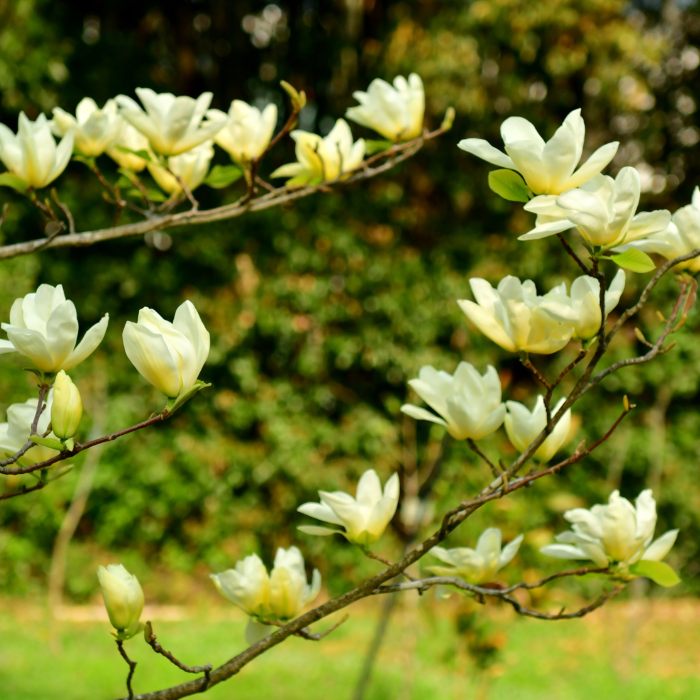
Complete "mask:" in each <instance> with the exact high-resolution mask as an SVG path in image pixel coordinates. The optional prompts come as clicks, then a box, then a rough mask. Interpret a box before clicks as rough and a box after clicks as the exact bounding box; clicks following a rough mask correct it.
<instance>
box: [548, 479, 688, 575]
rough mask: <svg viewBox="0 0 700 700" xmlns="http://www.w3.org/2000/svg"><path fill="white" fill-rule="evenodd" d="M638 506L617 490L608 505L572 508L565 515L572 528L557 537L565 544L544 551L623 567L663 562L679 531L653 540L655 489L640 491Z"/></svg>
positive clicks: (569, 557) (559, 556) (670, 532)
mask: <svg viewBox="0 0 700 700" xmlns="http://www.w3.org/2000/svg"><path fill="white" fill-rule="evenodd" d="M636 505H637V507H636V508H635V507H634V506H632V504H631V503H630V502H629V501H628V500H627V499H626V498H621V497H620V492H619V491H613V492H612V494H611V495H610V500H609V501H608V505H600V504H599V505H595V506H593V507H592V508H591V509H590V510H586V509H585V508H574V509H573V510H568V511H566V513H564V517H565V518H566V519H567V520H568V521H569V522H570V523H572V528H571V530H567V531H566V532H562V533H561V534H560V535H557V536H556V540H557V542H560V543H561V544H550V545H547V546H546V547H543V548H542V550H541V552H542V553H543V554H548V555H549V556H551V557H557V558H559V559H590V560H591V561H594V562H595V563H596V565H597V566H608V565H609V564H618V568H619V569H627V568H628V567H630V566H632V564H635V563H636V562H638V561H640V560H644V561H661V560H662V559H663V558H664V557H665V556H666V555H667V554H668V553H669V551H670V550H671V547H673V544H674V542H675V541H676V536H677V535H678V530H669V531H668V532H666V533H665V534H663V535H661V537H659V538H658V539H657V540H655V541H654V542H652V539H653V537H654V529H655V528H656V501H655V500H654V497H653V496H652V494H651V489H647V490H645V491H642V492H641V493H640V494H639V496H638V497H637V500H636Z"/></svg>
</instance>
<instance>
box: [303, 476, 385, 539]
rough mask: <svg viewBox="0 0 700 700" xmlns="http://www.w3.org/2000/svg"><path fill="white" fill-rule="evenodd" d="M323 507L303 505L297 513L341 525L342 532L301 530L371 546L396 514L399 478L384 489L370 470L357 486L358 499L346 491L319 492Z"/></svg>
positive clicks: (323, 529)
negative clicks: (335, 536) (339, 537)
mask: <svg viewBox="0 0 700 700" xmlns="http://www.w3.org/2000/svg"><path fill="white" fill-rule="evenodd" d="M318 495H319V496H320V497H321V502H320V503H304V505H302V506H299V508H297V510H298V511H299V512H300V513H303V514H304V515H310V516H311V517H312V518H316V519H317V520H323V521H324V522H326V523H332V524H333V525H341V526H342V527H344V528H345V532H343V531H342V530H333V529H331V528H329V527H318V526H316V525H301V526H300V527H299V529H300V530H301V531H302V532H306V533H307V534H309V535H334V534H336V533H340V534H342V535H344V536H345V537H347V539H348V540H350V542H355V543H356V544H359V545H361V546H364V547H366V546H368V545H370V544H373V543H374V542H376V541H377V540H378V539H379V538H380V537H381V536H382V534H383V532H384V530H385V529H386V526H387V525H388V524H389V523H390V522H391V519H392V518H393V517H394V513H396V507H397V506H398V504H399V476H398V474H392V476H391V477H390V478H389V480H388V481H387V482H386V485H385V486H384V493H382V484H381V482H380V481H379V477H378V476H377V472H375V471H374V469H369V470H368V471H366V472H365V473H364V474H363V475H362V476H361V477H360V481H359V482H358V484H357V498H353V497H352V496H351V495H350V494H348V493H345V492H343V491H334V492H333V493H329V492H327V491H319V492H318Z"/></svg>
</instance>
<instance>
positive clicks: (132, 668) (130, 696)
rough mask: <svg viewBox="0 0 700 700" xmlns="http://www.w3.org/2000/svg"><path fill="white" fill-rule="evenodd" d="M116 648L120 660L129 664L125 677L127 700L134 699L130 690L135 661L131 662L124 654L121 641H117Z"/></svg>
mask: <svg viewBox="0 0 700 700" xmlns="http://www.w3.org/2000/svg"><path fill="white" fill-rule="evenodd" d="M116 641H117V648H118V649H119V653H120V654H121V655H122V658H123V659H124V661H126V663H127V664H129V675H128V676H127V677H126V689H127V691H128V693H129V700H131V698H133V697H134V691H133V690H132V689H131V679H132V678H133V677H134V671H135V670H136V661H132V660H131V659H130V658H129V657H128V656H127V654H126V650H125V649H124V642H122V641H121V640H119V639H117V640H116Z"/></svg>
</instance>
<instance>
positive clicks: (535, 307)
mask: <svg viewBox="0 0 700 700" xmlns="http://www.w3.org/2000/svg"><path fill="white" fill-rule="evenodd" d="M469 284H470V286H471V288H472V293H473V294H474V298H475V299H476V301H477V303H476V304H475V303H474V302H473V301H467V300H466V299H460V300H459V301H458V302H457V303H458V304H459V306H460V308H461V309H462V311H464V313H465V314H466V316H467V318H468V319H469V320H470V321H471V322H472V323H473V324H474V325H475V326H476V327H477V328H478V329H479V330H480V331H481V332H482V333H483V334H484V335H485V336H486V337H487V338H490V339H491V340H493V342H494V343H496V344H497V345H500V346H501V347H502V348H503V349H504V350H508V351H509V352H518V351H519V350H522V351H525V352H534V353H539V354H542V355H549V354H551V353H553V352H557V351H558V350H561V349H562V348H563V347H564V346H565V345H566V344H567V343H568V342H569V340H571V336H572V335H573V333H574V326H573V325H572V324H571V323H561V322H559V321H555V320H554V319H553V318H552V317H551V316H550V315H549V314H548V313H546V312H545V310H544V309H543V308H542V305H543V303H544V302H545V300H546V299H547V298H548V296H549V295H545V296H544V297H539V296H537V289H536V288H535V283H534V282H532V281H531V280H525V282H522V283H521V282H520V280H519V279H518V278H517V277H512V276H510V275H509V276H508V277H504V278H503V279H502V280H501V281H500V282H499V284H498V288H497V289H494V288H493V287H492V286H491V285H490V284H489V283H488V282H487V281H486V280H483V279H479V278H474V279H471V280H469Z"/></svg>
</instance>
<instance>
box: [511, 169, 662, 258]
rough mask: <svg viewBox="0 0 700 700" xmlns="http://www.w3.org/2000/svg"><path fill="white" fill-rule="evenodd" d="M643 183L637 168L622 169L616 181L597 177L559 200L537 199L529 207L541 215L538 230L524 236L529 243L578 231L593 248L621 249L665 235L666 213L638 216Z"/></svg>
mask: <svg viewBox="0 0 700 700" xmlns="http://www.w3.org/2000/svg"><path fill="white" fill-rule="evenodd" d="M640 192H641V181H640V178H639V173H638V172H637V170H636V169H635V168H630V167H626V168H622V169H621V170H620V172H619V173H618V174H617V176H616V177H615V179H614V180H613V178H611V177H610V176H609V175H597V176H596V177H594V178H593V179H592V180H591V181H590V182H587V183H586V184H584V185H581V187H579V188H578V189H573V190H569V191H568V192H564V194H561V195H559V196H558V197H554V196H548V197H535V198H534V199H532V200H531V201H529V202H528V203H527V204H526V205H525V209H526V210H527V211H530V212H533V213H534V214H537V222H536V226H535V228H534V229H532V231H529V232H528V233H526V234H523V235H522V236H520V238H519V240H521V241H529V240H533V239H537V238H545V237H547V236H554V235H556V234H557V233H561V232H562V231H566V230H567V229H571V228H576V230H577V231H578V232H579V233H580V234H581V237H582V238H583V240H584V241H586V242H587V243H589V244H590V245H592V246H606V247H611V246H618V245H622V243H625V242H627V243H629V242H631V241H635V240H638V239H641V238H646V237H647V236H651V235H654V234H655V233H659V232H661V231H665V230H666V228H667V227H668V224H669V222H670V221H671V214H670V213H669V212H668V211H666V210H665V209H660V210H657V211H651V212H643V213H640V214H637V213H636V212H637V206H638V205H639V196H640Z"/></svg>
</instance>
